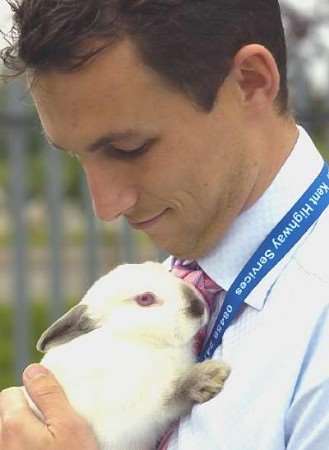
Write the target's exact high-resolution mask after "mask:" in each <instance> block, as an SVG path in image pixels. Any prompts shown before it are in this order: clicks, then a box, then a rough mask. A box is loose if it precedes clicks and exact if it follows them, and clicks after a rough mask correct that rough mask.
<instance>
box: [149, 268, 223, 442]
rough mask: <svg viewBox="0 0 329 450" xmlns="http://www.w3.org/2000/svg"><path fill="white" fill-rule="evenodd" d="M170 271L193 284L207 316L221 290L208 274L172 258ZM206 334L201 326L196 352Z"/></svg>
mask: <svg viewBox="0 0 329 450" xmlns="http://www.w3.org/2000/svg"><path fill="white" fill-rule="evenodd" d="M172 272H173V273H174V274H175V275H176V276H178V277H179V278H182V279H184V280H185V281H187V282H188V283H191V284H193V285H194V286H195V287H196V288H197V289H198V290H199V291H200V292H201V294H202V296H203V298H204V299H205V301H206V304H207V306H208V312H209V317H210V316H211V314H212V313H213V312H214V309H215V299H216V297H217V295H218V294H219V293H220V292H221V291H222V290H223V289H222V288H221V287H220V286H218V284H216V283H215V281H213V280H212V279H211V278H209V277H208V275H207V274H206V273H205V272H204V271H203V270H202V269H201V267H200V266H199V265H198V263H197V262H196V261H188V260H179V259H174V262H173V265H172ZM206 335H207V327H203V328H202V329H201V330H200V331H199V333H198V334H197V335H196V337H195V339H194V348H195V352H196V354H197V353H199V352H200V351H201V349H202V346H203V344H204V341H205V337H206ZM178 423H179V421H178V422H175V423H174V424H173V425H172V426H171V427H170V428H169V430H168V431H167V432H166V433H165V435H164V436H163V438H162V439H161V442H160V444H159V446H158V450H167V449H168V445H169V441H170V437H171V435H172V434H173V432H174V431H175V429H176V427H177V426H178Z"/></svg>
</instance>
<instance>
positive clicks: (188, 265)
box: [172, 259, 222, 311]
mask: <svg viewBox="0 0 329 450" xmlns="http://www.w3.org/2000/svg"><path fill="white" fill-rule="evenodd" d="M172 272H173V273H174V274H175V275H176V276H178V277H179V278H182V279H184V280H185V281H187V282H188V283H191V284H193V285H194V286H195V287H196V288H197V289H198V290H199V291H200V292H201V294H202V295H203V297H204V299H205V301H206V302H207V304H208V307H209V310H210V311H211V310H212V307H213V302H214V299H215V297H216V296H217V294H219V292H221V291H222V288H221V287H220V286H218V284H217V283H216V282H215V281H214V280H212V279H211V278H210V277H209V276H208V275H207V274H206V273H205V272H204V271H203V270H202V269H201V267H200V266H199V264H198V263H197V262H196V261H189V260H179V259H175V260H174V262H173V266H172Z"/></svg>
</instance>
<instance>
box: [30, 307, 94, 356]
mask: <svg viewBox="0 0 329 450" xmlns="http://www.w3.org/2000/svg"><path fill="white" fill-rule="evenodd" d="M87 309H88V307H87V305H76V306H74V307H73V308H72V309H70V310H69V311H68V312H67V313H66V314H64V316H63V317H61V318H60V319H58V320H57V321H56V322H54V323H53V324H52V325H51V326H50V327H49V328H48V329H47V330H46V331H44V332H43V333H42V335H41V337H40V339H39V340H38V342H37V350H39V352H43V353H46V352H47V351H48V350H49V349H50V348H51V347H55V346H56V345H60V344H65V342H69V341H72V339H74V338H76V337H78V336H81V335H82V334H86V333H90V331H93V330H95V329H96V328H98V325H97V322H96V321H95V320H93V319H91V318H90V317H89V316H88V313H87Z"/></svg>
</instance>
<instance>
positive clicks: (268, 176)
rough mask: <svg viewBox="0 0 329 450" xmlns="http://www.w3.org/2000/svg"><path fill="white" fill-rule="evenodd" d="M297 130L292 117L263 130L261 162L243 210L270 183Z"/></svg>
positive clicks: (284, 159)
mask: <svg viewBox="0 0 329 450" xmlns="http://www.w3.org/2000/svg"><path fill="white" fill-rule="evenodd" d="M298 135H299V131H298V128H297V125H296V122H295V121H294V119H293V118H291V119H287V118H286V119H284V120H282V121H280V122H279V123H277V124H275V126H274V127H273V124H271V126H270V127H269V128H268V130H264V133H263V137H262V139H261V140H263V143H261V142H260V145H261V146H262V147H263V150H264V152H263V164H262V166H261V170H260V171H259V176H258V178H257V180H256V183H255V185H254V187H253V189H252V191H251V193H250V195H249V197H248V199H247V202H246V203H245V206H244V208H243V210H244V211H245V210H247V209H249V208H250V207H251V206H252V205H253V204H254V203H256V201H257V200H258V199H259V198H260V197H261V196H262V194H263V193H264V192H265V191H266V190H267V188H268V187H269V186H270V185H271V184H272V182H273V180H274V178H275V177H276V175H277V174H278V173H279V171H280V169H281V167H282V166H283V164H284V163H285V161H286V160H287V159H288V157H289V155H290V154H291V152H292V151H293V149H294V147H295V145H296V142H297V140H298Z"/></svg>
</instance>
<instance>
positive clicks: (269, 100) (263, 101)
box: [231, 44, 280, 110]
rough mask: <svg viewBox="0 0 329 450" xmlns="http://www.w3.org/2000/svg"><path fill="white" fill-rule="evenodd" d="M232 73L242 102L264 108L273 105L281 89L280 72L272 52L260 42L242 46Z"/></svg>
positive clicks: (235, 58) (260, 108)
mask: <svg viewBox="0 0 329 450" xmlns="http://www.w3.org/2000/svg"><path fill="white" fill-rule="evenodd" d="M231 75H232V76H233V77H234V79H235V82H236V83H237V85H238V88H239V91H240V99H241V102H242V103H243V104H244V105H245V106H247V107H251V108H256V109H257V110H262V109H263V108H264V107H267V106H268V105H272V104H273V103H274V101H275V99H276V98H277V96H278V94H279V91H280V73H279V69H278V66H277V64H276V61H275V59H274V57H273V55H272V53H271V52H270V51H269V50H267V48H265V47H263V46H262V45H259V44H250V45H246V46H244V47H242V48H241V49H240V50H239V51H238V53H237V54H236V55H235V57H234V61H233V67H232V70H231Z"/></svg>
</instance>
